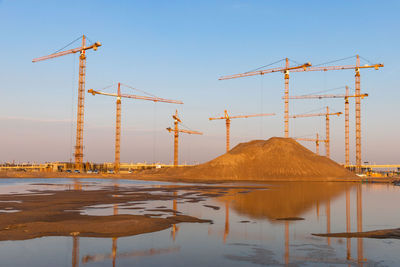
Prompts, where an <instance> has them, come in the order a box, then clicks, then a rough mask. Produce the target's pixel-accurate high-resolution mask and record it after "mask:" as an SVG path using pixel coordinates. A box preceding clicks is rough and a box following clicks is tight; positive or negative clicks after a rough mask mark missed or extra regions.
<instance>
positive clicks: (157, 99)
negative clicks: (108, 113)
mask: <svg viewBox="0 0 400 267" xmlns="http://www.w3.org/2000/svg"><path fill="white" fill-rule="evenodd" d="M121 85H122V84H121V83H118V89H117V93H116V94H115V93H106V92H101V91H95V90H93V89H89V90H88V93H91V94H92V95H96V94H98V95H105V96H112V97H116V98H117V101H116V119H115V162H114V171H115V173H119V171H120V163H121V159H120V153H121V98H131V99H139V100H147V101H153V102H164V103H172V104H183V102H182V101H179V100H171V99H165V98H160V97H149V96H139V95H130V94H121Z"/></svg>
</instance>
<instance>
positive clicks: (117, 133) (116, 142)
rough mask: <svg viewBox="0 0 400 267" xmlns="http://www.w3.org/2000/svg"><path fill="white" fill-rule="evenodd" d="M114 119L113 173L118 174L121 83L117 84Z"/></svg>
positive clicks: (119, 161)
mask: <svg viewBox="0 0 400 267" xmlns="http://www.w3.org/2000/svg"><path fill="white" fill-rule="evenodd" d="M116 107H117V110H116V118H115V163H114V172H116V173H119V169H120V163H121V160H120V152H121V83H118V96H117V102H116Z"/></svg>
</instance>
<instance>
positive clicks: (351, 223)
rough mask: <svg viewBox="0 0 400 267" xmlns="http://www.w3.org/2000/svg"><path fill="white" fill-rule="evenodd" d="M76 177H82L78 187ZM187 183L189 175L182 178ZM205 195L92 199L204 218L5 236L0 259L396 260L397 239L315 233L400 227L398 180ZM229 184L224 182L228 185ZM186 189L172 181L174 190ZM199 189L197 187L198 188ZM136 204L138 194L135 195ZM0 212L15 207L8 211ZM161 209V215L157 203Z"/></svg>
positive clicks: (34, 262)
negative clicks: (93, 234) (90, 234)
mask: <svg viewBox="0 0 400 267" xmlns="http://www.w3.org/2000/svg"><path fill="white" fill-rule="evenodd" d="M77 183H79V184H78V186H77ZM116 185H117V186H118V187H121V188H124V187H143V188H146V187H155V188H157V187H163V186H171V185H180V184H175V183H162V182H148V181H126V180H118V181H115V180H104V179H101V180H95V179H81V180H79V181H78V182H77V180H69V179H18V180H16V179H0V194H2V195H4V194H16V193H19V194H21V193H24V194H29V193H35V194H40V191H41V190H45V191H46V192H49V190H96V189H99V188H107V186H116ZM185 185H187V184H185ZM241 185H247V186H256V187H257V189H255V190H243V189H236V188H234V185H230V186H232V187H231V188H230V189H229V190H227V193H226V194H224V195H223V196H218V197H212V196H210V197H208V198H204V199H203V200H201V201H199V202H188V201H179V200H178V201H177V200H156V201H140V202H141V203H140V209H127V208H126V207H127V205H128V206H129V203H125V204H124V205H120V206H115V205H104V206H101V205H100V206H97V207H93V206H92V207H86V208H85V209H82V210H81V213H82V214H89V215H112V214H116V213H118V214H124V213H125V214H137V215H142V214H144V213H146V212H147V213H148V212H149V210H151V209H154V208H155V207H159V206H164V207H166V208H168V209H173V210H174V211H177V212H180V213H182V214H184V215H190V216H194V217H197V218H201V219H210V220H212V221H213V223H212V224H208V223H180V224H176V225H173V226H172V227H171V228H169V229H166V230H163V231H159V232H153V233H147V234H141V235H136V236H129V237H120V238H85V237H79V236H75V237H73V236H71V237H42V238H35V239H29V240H23V241H3V242H0V266H260V265H264V266H282V265H286V266H400V240H398V239H369V238H351V239H350V238H326V237H318V236H313V235H312V233H335V232H360V231H370V230H376V229H389V228H399V227H400V226H399V224H400V207H399V205H398V203H400V187H396V186H392V185H388V184H350V183H295V182H292V183H270V184H268V185H263V186H265V188H262V189H260V188H259V185H252V184H241ZM224 186H227V184H224ZM185 193H188V191H187V190H186V189H185V190H176V192H174V194H177V195H180V194H185ZM192 193H193V192H192ZM132 204H135V203H132ZM4 212H18V211H12V210H2V211H0V216H1V213H4ZM159 213H161V214H158V215H157V216H161V217H162V216H163V214H162V212H159Z"/></svg>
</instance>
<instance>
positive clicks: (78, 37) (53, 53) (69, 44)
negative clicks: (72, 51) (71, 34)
mask: <svg viewBox="0 0 400 267" xmlns="http://www.w3.org/2000/svg"><path fill="white" fill-rule="evenodd" d="M81 38H82V35H81V36H79V37H78V38H76V39H75V40H73V41H72V42H70V43H69V44H67V45H66V46H64V47H63V48H60V49H58V50H57V51H56V52H54V53H53V54H55V53H58V52H60V51H61V50H64V49H65V48H67V47H68V46H70V45H72V44H73V43H75V42H76V41H78V40H79V39H81Z"/></svg>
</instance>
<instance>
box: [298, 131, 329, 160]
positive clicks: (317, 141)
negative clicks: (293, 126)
mask: <svg viewBox="0 0 400 267" xmlns="http://www.w3.org/2000/svg"><path fill="white" fill-rule="evenodd" d="M293 139H294V140H297V141H308V142H315V154H317V155H319V143H320V142H325V140H321V139H319V135H318V133H317V135H316V138H315V139H314V138H301V137H293Z"/></svg>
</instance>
